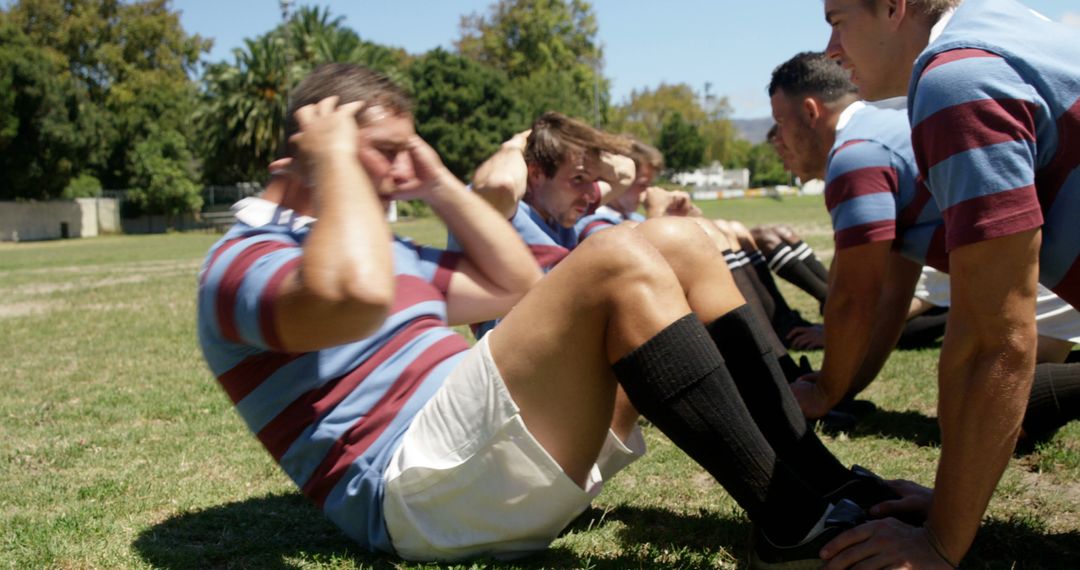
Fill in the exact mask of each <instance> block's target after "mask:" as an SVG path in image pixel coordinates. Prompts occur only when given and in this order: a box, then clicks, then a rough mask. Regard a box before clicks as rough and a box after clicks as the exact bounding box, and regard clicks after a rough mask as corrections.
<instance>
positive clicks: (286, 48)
mask: <svg viewBox="0 0 1080 570" xmlns="http://www.w3.org/2000/svg"><path fill="white" fill-rule="evenodd" d="M342 22H343V19H342V18H340V17H337V18H335V17H332V16H331V14H330V12H329V10H325V9H319V8H310V7H304V8H301V9H300V10H298V11H297V13H296V14H295V15H294V16H293V17H292V18H291V19H290V20H289V21H288V22H286V23H284V24H281V25H279V26H278V27H276V28H275V29H273V30H271V31H269V32H267V33H265V34H263V35H261V36H259V37H256V38H254V39H250V38H249V39H245V40H244V47H242V48H238V49H235V50H233V63H231V64H230V63H226V62H219V63H215V64H212V65H210V66H209V67H208V68H207V69H206V73H205V74H204V75H203V80H202V82H203V97H202V105H201V107H200V109H199V110H198V113H197V114H196V123H197V124H198V125H199V127H200V132H202V133H203V136H202V137H201V146H200V149H199V154H200V156H201V158H202V161H203V178H204V179H205V180H206V181H207V182H209V183H211V184H230V183H233V182H237V181H249V180H259V181H261V180H265V179H266V178H267V176H268V175H267V172H266V166H267V164H269V163H270V161H271V160H273V158H274V157H275V156H276V154H277V152H278V150H279V149H280V148H281V145H282V143H283V142H284V136H285V109H286V106H287V105H288V94H289V90H290V89H291V88H292V87H294V86H295V85H296V84H297V83H298V82H299V81H300V80H301V79H302V78H303V77H304V75H306V74H307V73H308V72H309V71H311V70H312V69H314V68H315V67H316V66H318V65H320V64H323V63H329V62H345V63H358V64H361V65H365V66H367V67H369V68H371V69H375V70H377V71H381V72H383V73H386V74H387V75H388V76H390V77H391V78H392V79H394V80H396V81H398V82H399V83H401V84H402V85H403V86H407V84H408V79H409V78H408V76H407V75H406V73H405V72H404V69H405V66H406V65H407V63H408V57H407V55H406V54H405V52H404V51H402V50H398V49H393V48H388V47H385V46H381V45H378V44H374V43H371V42H367V41H364V40H362V39H360V37H359V36H358V35H357V34H356V32H354V31H353V30H351V29H349V28H346V27H344V25H343V24H342Z"/></svg>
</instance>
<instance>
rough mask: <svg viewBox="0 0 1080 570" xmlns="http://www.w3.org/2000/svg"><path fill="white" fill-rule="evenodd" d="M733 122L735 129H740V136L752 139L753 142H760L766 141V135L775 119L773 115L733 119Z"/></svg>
mask: <svg viewBox="0 0 1080 570" xmlns="http://www.w3.org/2000/svg"><path fill="white" fill-rule="evenodd" d="M731 124H733V125H735V130H736V131H738V133H739V136H740V137H742V138H744V139H746V140H748V141H750V142H751V143H752V144H758V143H762V142H765V135H767V134H768V133H769V129H770V128H772V126H773V120H772V117H762V118H760V119H731Z"/></svg>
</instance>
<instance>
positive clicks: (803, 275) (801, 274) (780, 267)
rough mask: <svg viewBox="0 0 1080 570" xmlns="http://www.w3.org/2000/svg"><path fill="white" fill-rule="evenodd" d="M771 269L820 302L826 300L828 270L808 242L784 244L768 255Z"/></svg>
mask: <svg viewBox="0 0 1080 570" xmlns="http://www.w3.org/2000/svg"><path fill="white" fill-rule="evenodd" d="M768 263H769V269H771V270H773V271H774V272H775V273H776V274H777V275H779V276H780V277H782V278H784V279H786V280H787V281H789V282H790V283H791V284H793V285H795V286H796V287H798V288H799V289H802V290H803V291H806V292H807V293H808V294H809V295H810V296H811V297H813V298H815V299H817V300H818V302H819V303H824V302H825V295H826V294H827V293H828V292H829V277H828V270H826V269H825V266H824V265H822V264H821V262H820V261H818V260H817V257H815V256H814V250H812V249H810V246H809V245H807V244H806V242H803V241H799V242H798V243H796V244H795V245H793V246H792V245H787V244H784V245H782V246H780V247H778V248H776V249H774V250H773V251H772V253H770V254H769V256H768Z"/></svg>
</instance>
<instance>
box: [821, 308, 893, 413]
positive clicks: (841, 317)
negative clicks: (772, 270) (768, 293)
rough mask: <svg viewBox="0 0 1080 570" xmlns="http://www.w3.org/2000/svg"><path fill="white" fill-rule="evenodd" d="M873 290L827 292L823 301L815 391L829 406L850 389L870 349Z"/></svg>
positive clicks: (873, 316) (834, 403) (873, 309)
mask: <svg viewBox="0 0 1080 570" xmlns="http://www.w3.org/2000/svg"><path fill="white" fill-rule="evenodd" d="M877 295H878V293H877V291H874V290H872V289H870V290H867V291H846V290H844V289H842V288H841V289H840V290H837V291H830V292H829V295H828V297H826V301H825V357H824V360H823V362H822V366H821V375H820V377H819V378H818V384H819V388H820V389H821V391H822V393H823V394H824V395H825V396H826V397H827V404H828V406H829V407H832V406H834V405H836V404H837V403H839V402H840V400H842V399H843V398H844V396H845V395H847V393H848V391H849V390H850V389H851V385H852V382H853V381H854V379H855V377H856V375H857V374H858V372H859V370H860V369H861V367H862V365H863V361H864V360H865V358H866V355H867V353H868V351H869V349H870V344H871V337H872V336H873V335H872V333H873V331H874V325H875V322H874V321H875V314H874V313H875V308H876V304H877Z"/></svg>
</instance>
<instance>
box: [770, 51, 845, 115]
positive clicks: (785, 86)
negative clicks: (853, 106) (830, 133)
mask: <svg viewBox="0 0 1080 570" xmlns="http://www.w3.org/2000/svg"><path fill="white" fill-rule="evenodd" d="M781 89H782V90H783V91H784V93H785V94H786V95H789V96H796V97H804V96H808V95H809V96H814V97H820V98H821V99H822V100H823V101H825V102H826V103H832V102H833V101H836V100H837V99H839V98H841V97H843V96H845V95H852V94H855V93H856V92H858V88H856V87H855V84H854V83H852V82H851V78H850V76H849V75H848V72H847V71H845V70H844V69H843V68H841V67H840V66H839V65H838V64H837V63H836V62H835V61H833V60H831V59H829V58H827V57H825V54H824V53H821V52H814V51H804V52H802V53H800V54H797V55H796V56H795V57H793V58H791V59H789V60H787V61H785V62H784V63H781V64H780V65H778V66H777V67H776V69H774V70H773V73H772V80H771V81H770V82H769V95H770V96H772V95H775V94H776V92H777V91H779V90H781Z"/></svg>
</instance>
